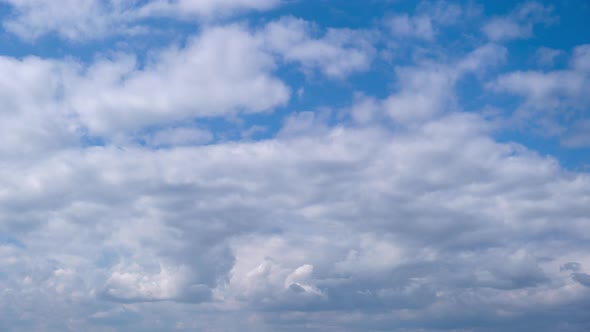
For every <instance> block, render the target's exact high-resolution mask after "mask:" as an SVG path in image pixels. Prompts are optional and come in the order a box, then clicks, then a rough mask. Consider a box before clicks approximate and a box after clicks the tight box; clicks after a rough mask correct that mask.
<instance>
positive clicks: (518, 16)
mask: <svg viewBox="0 0 590 332" xmlns="http://www.w3.org/2000/svg"><path fill="white" fill-rule="evenodd" d="M552 11H553V9H552V7H545V6H544V5H543V4H540V3H538V2H527V3H525V4H522V5H519V6H518V7H517V8H515V9H514V10H513V11H512V12H511V13H509V14H508V15H506V16H499V17H494V18H492V19H490V20H489V21H488V22H487V23H486V24H485V25H484V26H483V28H482V29H483V32H484V33H485V34H486V35H487V37H488V38H489V39H491V40H492V41H506V40H511V39H524V38H530V37H532V36H533V27H534V25H535V24H540V23H542V24H545V25H547V24H551V23H553V22H554V21H555V17H553V16H552Z"/></svg>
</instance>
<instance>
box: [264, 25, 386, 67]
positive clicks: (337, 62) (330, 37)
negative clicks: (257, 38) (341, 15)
mask: <svg viewBox="0 0 590 332" xmlns="http://www.w3.org/2000/svg"><path fill="white" fill-rule="evenodd" d="M314 30H317V27H314V26H313V24H311V23H309V22H306V21H303V20H300V19H295V18H292V17H286V18H282V19H280V20H278V21H276V22H271V23H270V24H268V25H267V26H266V27H265V29H264V31H263V32H262V36H263V38H264V40H265V42H266V44H267V45H268V47H269V48H270V49H271V50H273V51H274V52H277V53H278V54H280V55H281V56H282V57H283V58H284V59H285V61H287V62H297V63H300V64H301V65H302V66H303V67H304V69H306V70H313V69H318V70H320V71H322V72H323V73H324V74H326V75H328V76H331V77H336V78H342V77H345V76H347V75H348V74H350V73H352V72H357V71H365V70H367V69H368V68H369V66H370V64H371V60H372V57H373V54H374V53H375V51H374V48H373V46H372V45H371V43H370V41H371V40H370V34H369V33H368V32H365V33H363V32H362V31H355V30H347V29H328V30H327V31H326V32H325V34H324V35H323V36H319V37H315V36H314V34H315V33H314Z"/></svg>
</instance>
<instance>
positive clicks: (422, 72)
mask: <svg viewBox="0 0 590 332" xmlns="http://www.w3.org/2000/svg"><path fill="white" fill-rule="evenodd" d="M505 58H506V49H505V48H504V47H502V46H499V45H496V44H486V45H483V46H481V47H479V48H477V49H476V50H474V51H472V52H470V53H469V54H467V55H466V56H465V57H464V58H462V59H460V60H458V61H457V62H456V63H454V64H448V65H446V64H439V63H433V62H425V63H424V64H422V65H418V66H408V67H401V66H400V67H396V68H395V72H396V76H397V86H398V89H397V91H396V92H394V93H392V94H391V95H390V96H389V97H387V98H386V99H385V100H383V101H382V102H381V106H380V108H381V109H382V110H383V112H385V113H387V114H388V115H389V117H391V118H392V119H393V120H394V121H396V122H397V123H399V124H403V125H412V124H414V123H417V122H422V121H424V120H428V119H431V118H432V117H435V116H437V115H439V114H441V113H444V112H448V111H451V110H453V107H454V106H453V104H454V103H455V100H454V99H455V92H454V89H455V84H456V83H457V82H458V81H459V80H460V79H461V78H463V77H465V76H466V75H469V74H480V73H483V72H485V71H486V70H487V69H489V68H493V67H495V66H497V65H498V64H500V63H502V62H503V61H505ZM377 104H378V103H377V102H376V101H375V100H371V99H367V98H361V100H360V101H358V102H357V106H354V107H353V109H352V116H353V118H354V119H355V120H357V121H360V122H368V121H369V120H370V119H371V118H374V119H377V118H378V117H376V116H375V114H374V113H375V109H376V107H377Z"/></svg>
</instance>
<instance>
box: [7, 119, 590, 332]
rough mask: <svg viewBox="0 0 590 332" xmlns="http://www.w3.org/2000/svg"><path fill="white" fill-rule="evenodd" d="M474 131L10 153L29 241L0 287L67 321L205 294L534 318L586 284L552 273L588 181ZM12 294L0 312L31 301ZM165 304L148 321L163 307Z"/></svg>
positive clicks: (15, 200)
mask: <svg viewBox="0 0 590 332" xmlns="http://www.w3.org/2000/svg"><path fill="white" fill-rule="evenodd" d="M485 127H486V124H485V122H484V120H482V119H481V118H479V117H478V116H476V115H469V114H461V113H449V114H447V115H443V116H442V117H439V118H438V119H437V120H427V121H425V122H424V123H423V124H421V125H419V126H417V127H415V129H414V130H412V131H409V132H400V133H392V132H389V131H388V130H386V129H385V128H381V127H379V126H371V127H364V128H362V127H359V128H355V127H342V126H337V127H334V128H329V129H326V130H325V131H321V132H317V133H315V134H314V135H313V136H309V135H308V134H307V132H305V131H304V132H295V133H292V134H291V135H290V136H288V137H284V138H274V139H269V140H265V141H258V142H241V143H237V142H235V143H222V144H214V145H210V146H192V147H175V148H170V149H165V150H150V149H143V148H139V147H135V148H133V147H126V148H124V149H120V148H116V147H95V148H90V149H87V150H85V151H82V152H80V151H75V150H65V151H63V152H60V153H58V154H56V155H55V156H53V157H51V158H43V159H41V160H39V161H37V162H36V163H35V164H31V165H28V166H26V167H22V166H20V165H17V164H12V163H11V164H10V168H4V170H3V172H4V173H2V176H0V178H1V179H2V181H3V182H2V187H3V188H6V189H5V190H6V191H5V192H4V194H3V196H2V199H3V201H4V204H3V208H2V209H1V210H0V213H1V215H2V218H3V220H12V222H11V223H5V224H3V228H4V229H5V230H10V232H11V234H13V235H14V237H15V238H16V239H18V241H20V242H22V243H23V247H24V248H26V249H21V248H18V247H14V246H11V245H8V246H6V245H3V246H2V248H3V249H2V253H1V255H0V260H2V261H3V262H5V263H3V264H5V266H7V268H9V269H10V270H11V271H14V272H11V273H10V274H9V276H10V278H9V279H5V280H3V281H2V283H3V289H7V290H9V292H13V294H15V296H16V295H17V294H20V292H23V291H25V290H26V292H28V293H27V294H37V295H34V297H35V298H36V299H37V300H38V304H37V309H36V310H37V311H46V310H48V307H46V306H52V307H55V308H60V307H61V308H67V306H68V303H69V302H71V301H79V303H88V305H84V306H81V307H80V308H79V309H77V310H80V312H79V313H77V314H76V315H77V316H79V317H84V315H87V316H88V317H91V316H92V315H94V314H95V313H96V312H100V311H104V310H105V308H108V307H109V306H107V305H106V303H109V302H112V303H119V304H122V305H123V304H125V305H131V304H134V303H135V304H137V303H146V302H153V301H156V302H157V301H172V302H173V303H179V304H182V303H199V302H201V304H200V305H205V306H209V309H207V310H217V309H214V308H216V307H220V308H223V310H238V311H240V310H242V309H243V310H251V309H254V308H256V310H260V311H261V312H268V310H274V311H275V312H276V311H277V310H278V311H280V312H284V313H285V315H288V314H289V313H291V312H294V311H303V312H309V315H305V316H304V317H301V318H300V319H306V320H311V321H313V319H314V318H313V317H314V312H315V311H316V310H328V311H339V312H341V313H345V312H350V310H354V311H355V312H357V313H358V314H359V315H361V317H364V318H362V319H363V321H367V320H372V319H373V318H371V317H373V316H372V315H374V314H375V312H379V311H382V310H389V311H390V312H392V313H391V316H390V317H397V319H398V320H399V321H398V323H394V322H389V323H385V322H383V324H393V325H388V326H390V328H394V327H396V326H397V327H400V328H401V327H403V326H406V325H404V324H420V323H419V322H423V321H431V320H433V319H434V321H435V322H436V319H435V317H440V316H441V315H445V313H447V312H449V311H453V310H466V309H467V308H469V307H470V308H474V307H478V308H487V309H485V310H499V308H502V310H503V311H504V312H507V313H508V314H509V316H507V317H512V316H510V315H519V316H521V317H532V315H535V310H536V308H537V306H539V305H542V306H545V307H547V308H556V307H558V306H561V305H564V304H567V303H576V301H582V299H583V298H584V296H585V294H586V293H585V292H587V291H586V290H584V286H582V285H579V284H578V283H574V282H575V281H574V280H571V281H568V280H569V279H564V277H562V276H561V274H560V267H561V266H563V265H564V264H566V263H567V262H571V261H572V260H575V261H583V260H584V259H585V258H584V257H585V256H584V255H583V254H582V253H581V252H580V251H579V250H580V247H579V246H578V243H584V241H587V240H588V239H587V238H586V236H585V235H584V234H588V232H587V223H586V216H587V215H588V211H587V207H588V204H587V200H588V197H589V195H590V192H588V190H587V188H590V186H589V185H588V184H589V182H590V178H588V176H586V175H584V174H567V173H566V172H564V171H563V170H562V169H561V168H560V167H559V166H558V164H557V163H556V162H555V161H554V160H552V159H549V158H545V157H540V156H538V155H537V154H535V153H534V152H531V151H528V150H526V149H524V148H523V147H521V146H518V145H514V144H500V143H496V142H494V141H493V140H492V139H490V138H489V137H488V136H487V133H486V131H485V129H484V128H485ZM431 165H437V166H436V167H431ZM7 174H10V176H7ZM79 183H84V186H80V185H78V184H79ZM31 202H33V203H31ZM19 206H20V207H24V206H27V209H26V210H27V214H26V216H25V218H19V217H18V216H19V214H21V212H20V211H21V210H22V209H21V208H19ZM25 226H26V227H25ZM554 234H560V235H559V236H558V237H556V236H554ZM66 239H69V240H67V241H66ZM548 239H550V240H548ZM54 243H63V245H62V246H59V247H56V246H54ZM11 257H14V258H16V259H12V260H11V259H10V258H11ZM34 271H37V272H34ZM33 278H34V279H33ZM24 285H28V286H26V287H25V286H24ZM576 285H579V286H576ZM570 290H572V292H575V293H570ZM47 294H50V296H49V295H47ZM575 294H577V295H575ZM18 296H23V298H22V300H20V301H17V302H10V301H8V302H3V304H2V306H3V308H5V310H2V312H3V313H8V312H11V311H10V310H22V309H19V308H23V307H21V305H22V306H25V305H27V303H29V302H27V301H30V300H27V297H26V296H25V295H18ZM94 298H100V299H104V300H105V301H106V303H103V304H100V305H99V303H94V301H93V299H94ZM514 298H518V299H519V300H518V301H515V300H514ZM39 299H43V300H42V301H39ZM31 300H32V299H31ZM203 301H205V303H202V302H203ZM208 301H210V302H208ZM208 303H209V304H208ZM533 304H534V305H533ZM6 308H10V310H8V309H6ZM136 308H138V309H137V310H138V311H137V314H139V315H142V316H144V315H146V314H147V311H145V310H148V309H144V308H143V307H136ZM161 308H162V309H161V310H164V311H163V312H162V313H160V314H159V316H160V317H161V315H165V314H166V315H167V314H172V313H171V312H170V311H169V310H174V309H172V307H169V308H165V307H161ZM64 312H69V311H67V310H64ZM410 312H411V313H412V314H411V315H410V314H409V313H410ZM471 314H472V315H474V317H482V316H481V315H482V314H481V313H480V314H478V313H476V312H472V313H471ZM134 315H135V314H134ZM271 316H272V315H271ZM56 317H62V316H56ZM281 317H283V318H285V317H286V316H281ZM270 318H271V317H268V319H270ZM283 318H281V319H283ZM8 319H10V320H11V321H14V320H18V319H17V318H8V317H7V316H4V317H3V319H2V320H3V321H7V320H8ZM89 319H90V318H89ZM274 319H277V317H276V316H275V318H274ZM285 319H286V318H285ZM359 319H360V318H359ZM486 319H491V320H493V321H495V322H502V321H506V319H508V318H506V317H505V316H502V315H500V314H498V315H493V316H491V317H487V318H486ZM64 321H67V319H65V320H64ZM89 321H96V320H95V319H94V320H89ZM263 321H265V322H266V323H265V324H269V326H273V324H280V322H279V321H274V322H273V320H272V319H270V320H266V318H264V320H263ZM142 322H145V324H148V322H149V321H139V322H136V323H134V322H133V320H130V321H127V324H134V326H137V328H140V326H143V325H142V324H144V323H142ZM173 322H174V323H173ZM176 322H184V323H183V324H189V323H190V320H188V318H187V317H186V316H177V318H175V320H173V321H171V322H170V324H176ZM318 322H319V321H318ZM321 322H322V324H328V325H325V326H331V327H332V328H344V326H345V325H342V324H346V323H341V322H339V321H338V320H337V319H335V318H334V319H328V320H326V319H325V318H324V319H323V320H322V321H321ZM412 322H413V323H412ZM80 324H83V322H80ZM433 324H434V323H433ZM441 324H442V323H441ZM445 324H450V326H453V327H457V328H458V327H460V326H463V327H465V326H471V325H469V323H466V322H452V321H447V322H446V323H445ZM465 324H467V325H465ZM82 326H84V325H82ZM346 326H348V325H347V324H346ZM32 328H33V329H35V326H33V327H32ZM36 328H37V329H38V328H39V326H36ZM363 329H364V328H361V327H359V330H363Z"/></svg>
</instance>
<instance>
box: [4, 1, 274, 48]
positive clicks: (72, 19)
mask: <svg viewBox="0 0 590 332" xmlns="http://www.w3.org/2000/svg"><path fill="white" fill-rule="evenodd" d="M1 2H3V3H6V4H8V5H10V8H11V10H12V15H11V16H9V18H8V19H7V20H5V21H4V23H3V25H4V27H5V28H6V29H7V30H8V31H11V32H13V33H15V34H16V35H18V36H19V37H21V38H24V39H27V40H35V39H37V38H39V37H41V36H43V35H46V34H52V33H53V34H57V35H59V36H60V37H63V38H65V39H68V40H73V41H83V40H89V39H97V38H104V37H107V36H109V35H111V34H138V33H140V34H141V33H146V32H147V30H149V28H147V27H146V26H144V25H142V23H141V20H142V19H145V18H150V17H158V16H171V17H175V18H180V19H186V18H190V19H193V18H200V19H204V20H210V19H213V18H216V17H224V16H227V15H231V14H235V13H236V12H241V11H245V10H268V9H271V8H272V7H274V6H276V5H278V4H279V1H278V0H222V1H220V0H214V1H211V0H181V1H170V0H149V1H140V0H53V1H52V0H2V1H1ZM64 8H67V10H64Z"/></svg>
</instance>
